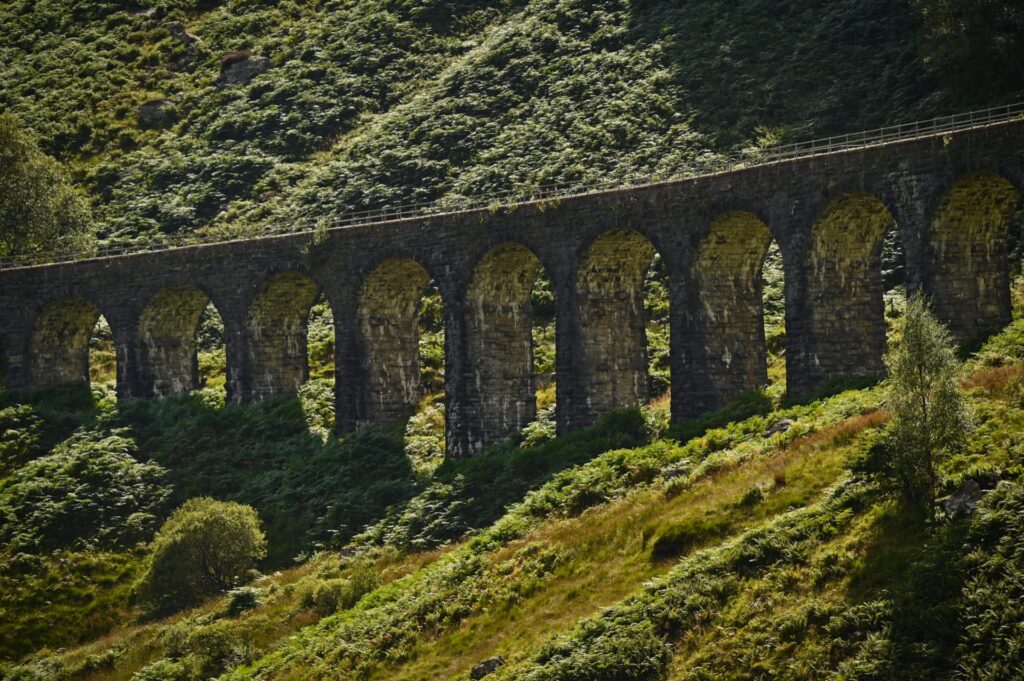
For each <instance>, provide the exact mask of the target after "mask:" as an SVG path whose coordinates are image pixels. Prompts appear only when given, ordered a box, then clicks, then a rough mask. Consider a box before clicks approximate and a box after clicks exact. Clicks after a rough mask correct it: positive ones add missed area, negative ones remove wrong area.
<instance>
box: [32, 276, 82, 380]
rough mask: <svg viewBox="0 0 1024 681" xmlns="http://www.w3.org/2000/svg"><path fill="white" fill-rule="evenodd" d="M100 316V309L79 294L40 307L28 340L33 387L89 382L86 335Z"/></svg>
mask: <svg viewBox="0 0 1024 681" xmlns="http://www.w3.org/2000/svg"><path fill="white" fill-rule="evenodd" d="M99 318H100V311H99V308H97V307H96V306H95V305H93V304H92V303H90V302H88V301H86V300H84V299H82V298H79V297H78V296H65V297H63V298H59V299H57V300H54V301H52V302H51V303H49V304H48V305H46V306H45V307H44V308H43V309H42V311H41V312H40V313H39V316H37V317H36V320H35V323H34V325H33V329H32V337H31V340H30V341H29V353H28V354H29V367H30V374H31V383H32V385H33V386H36V387H52V386H58V385H68V384H74V383H86V384H88V382H89V338H90V336H91V335H92V331H93V329H94V328H95V326H96V322H97V321H99Z"/></svg>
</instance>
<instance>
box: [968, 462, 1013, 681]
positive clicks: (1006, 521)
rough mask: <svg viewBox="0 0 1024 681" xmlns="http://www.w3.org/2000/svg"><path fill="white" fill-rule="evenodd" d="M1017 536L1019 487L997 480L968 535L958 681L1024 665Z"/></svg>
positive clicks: (996, 675) (1005, 673)
mask: <svg viewBox="0 0 1024 681" xmlns="http://www.w3.org/2000/svg"><path fill="white" fill-rule="evenodd" d="M1022 536H1024V485H1022V484H1021V483H1020V482H1019V481H1018V482H1014V483H1011V482H1005V483H1002V484H1000V486H999V487H998V488H997V489H996V490H995V491H993V492H992V493H991V494H989V495H988V496H987V497H986V499H985V500H984V502H983V503H982V505H981V507H980V508H979V509H978V515H977V517H976V518H975V520H974V521H973V522H972V524H971V529H970V533H969V536H968V540H969V545H970V546H971V547H972V550H971V552H970V553H969V554H968V555H967V557H966V562H967V565H968V574H969V581H968V582H967V584H966V585H965V586H964V600H963V603H962V604H961V606H960V613H961V617H962V618H963V631H964V636H963V639H962V640H961V641H960V644H959V646H958V647H957V650H956V653H957V658H958V659H959V660H960V669H959V670H958V672H957V674H956V675H955V677H954V678H956V679H957V680H958V681H967V680H968V679H972V680H985V681H995V680H996V679H1008V678H1012V677H1013V676H1014V675H1015V674H1017V673H1018V672H1019V670H1020V669H1022V668H1024V632H1022V631H1021V627H1020V623H1021V622H1024V580H1022V575H1024V552H1022V551H1021V546H1020V541H1021V537H1022Z"/></svg>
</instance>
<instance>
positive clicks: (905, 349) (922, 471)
mask: <svg viewBox="0 0 1024 681" xmlns="http://www.w3.org/2000/svg"><path fill="white" fill-rule="evenodd" d="M900 331H901V335H900V338H899V340H898V341H897V342H896V344H895V347H894V348H893V350H892V351H891V352H890V353H889V355H888V356H887V357H886V365H887V367H888V370H889V391H888V407H889V410H890V411H891V413H892V420H891V421H890V423H889V430H888V437H887V443H886V444H887V446H886V447H885V448H884V449H885V454H886V455H887V457H888V462H886V464H885V466H884V467H883V469H882V470H883V471H884V473H885V476H886V477H887V478H888V482H889V483H890V486H891V488H893V489H894V490H896V491H898V492H899V493H900V494H901V495H902V496H903V498H904V499H905V500H906V501H907V502H908V503H910V504H911V505H913V506H916V507H920V508H922V509H925V510H927V511H928V513H929V514H930V513H931V509H932V507H933V504H934V501H935V493H936V489H937V487H938V482H939V474H938V467H939V464H940V463H941V461H942V459H943V457H945V456H947V455H948V454H949V453H950V452H951V451H953V450H954V449H956V448H957V447H960V446H962V445H963V444H964V442H965V438H966V435H967V433H968V431H969V429H970V416H969V414H968V410H967V404H966V401H965V399H964V397H963V394H962V393H961V392H960V390H959V387H958V385H957V376H958V374H959V371H960V361H959V360H958V359H957V356H956V345H955V343H954V342H953V339H952V337H951V336H950V334H949V331H947V330H946V328H945V327H944V326H943V325H942V324H940V323H939V321H938V320H937V319H936V318H935V316H934V315H933V314H932V312H931V310H930V309H929V307H928V304H927V303H926V301H925V300H924V299H923V298H921V297H920V296H914V297H913V298H911V299H910V301H909V302H908V304H907V311H906V315H905V316H904V318H903V324H902V325H901V329H900Z"/></svg>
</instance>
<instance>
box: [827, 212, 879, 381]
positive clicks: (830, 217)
mask: <svg viewBox="0 0 1024 681" xmlns="http://www.w3.org/2000/svg"><path fill="white" fill-rule="evenodd" d="M894 225H895V222H894V220H893V217H892V215H891V214H890V213H889V210H888V209H887V208H886V206H885V204H883V203H882V202H881V201H880V200H878V199H877V198H875V197H873V196H870V195H867V194H845V195H843V196H840V197H838V198H836V199H835V200H833V201H831V202H830V203H829V204H828V205H827V206H826V207H825V209H824V210H823V211H822V213H821V215H820V216H819V217H818V220H817V221H816V223H815V225H814V227H813V229H812V231H811V244H810V252H809V259H810V274H809V279H810V281H809V285H810V288H811V292H810V294H809V298H810V306H809V307H810V319H809V321H810V325H811V328H812V331H813V338H814V341H813V347H812V353H811V363H812V365H813V366H814V367H815V368H816V372H817V373H818V376H816V378H817V380H819V381H820V380H826V379H829V378H832V377H838V376H844V375H857V376H874V375H880V374H881V373H882V372H883V370H884V365H883V363H882V356H883V353H884V352H885V340H886V336H885V321H884V319H885V318H884V307H883V294H884V291H885V287H884V282H883V276H882V253H883V250H884V247H885V239H886V233H887V232H889V231H890V230H893V229H895V227H894ZM897 238H898V237H897Z"/></svg>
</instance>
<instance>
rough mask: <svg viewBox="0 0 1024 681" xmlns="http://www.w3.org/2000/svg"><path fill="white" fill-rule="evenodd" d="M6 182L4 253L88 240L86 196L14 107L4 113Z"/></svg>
mask: <svg viewBox="0 0 1024 681" xmlns="http://www.w3.org/2000/svg"><path fill="white" fill-rule="evenodd" d="M0 187H3V192H0V256H6V255H18V254H24V253H31V252H32V251H40V250H47V249H52V248H53V246H54V244H55V243H61V244H62V245H65V246H69V247H73V246H83V245H85V244H86V243H87V241H88V236H89V234H88V231H89V228H90V224H89V223H90V216H89V212H88V209H87V206H86V203H85V201H84V200H83V199H82V197H81V196H80V195H79V193H78V192H77V191H76V190H75V189H74V188H73V187H72V186H71V184H70V178H69V177H68V173H67V171H66V170H65V169H64V168H63V167H62V166H61V165H60V163H58V162H57V161H55V160H54V159H52V158H50V157H49V156H47V155H46V154H44V153H43V152H41V151H40V150H39V147H38V146H36V142H35V140H34V139H33V138H32V136H31V135H30V134H29V133H28V132H27V131H26V130H25V129H24V128H22V127H21V124H20V123H19V122H18V119H17V118H15V117H14V116H13V115H11V114H9V113H3V114H0Z"/></svg>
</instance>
